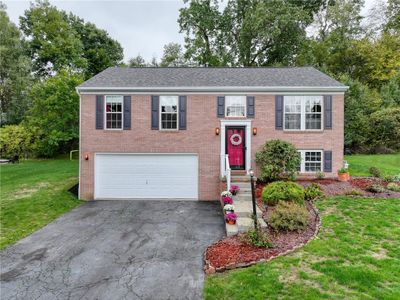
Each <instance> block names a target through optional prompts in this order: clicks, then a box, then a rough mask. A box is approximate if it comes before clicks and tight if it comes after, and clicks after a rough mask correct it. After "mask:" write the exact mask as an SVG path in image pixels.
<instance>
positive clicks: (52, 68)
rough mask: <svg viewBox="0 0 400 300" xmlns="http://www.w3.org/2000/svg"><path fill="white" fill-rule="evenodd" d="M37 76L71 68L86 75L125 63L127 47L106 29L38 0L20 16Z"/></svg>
mask: <svg viewBox="0 0 400 300" xmlns="http://www.w3.org/2000/svg"><path fill="white" fill-rule="evenodd" d="M20 23H21V29H22V31H23V32H24V34H25V36H26V37H27V41H28V45H29V48H30V49H29V52H30V54H31V58H32V60H33V62H34V70H35V71H36V72H37V75H38V76H39V77H40V76H50V75H54V74H55V73H57V72H58V71H60V70H61V69H65V68H68V69H70V70H74V71H76V72H83V73H84V74H85V77H86V78H89V77H92V76H93V75H96V74H97V73H99V72H101V71H103V70H104V69H106V68H108V67H111V66H115V65H118V64H120V63H121V61H122V59H123V49H122V47H121V45H120V44H119V43H118V42H117V41H115V40H114V39H112V38H111V37H110V36H109V35H108V33H107V32H106V31H105V30H101V29H98V28H97V27H96V26H95V25H94V24H92V23H85V22H84V20H83V19H81V18H79V17H77V16H75V15H73V14H72V13H70V14H69V15H67V13H66V12H65V11H60V10H58V9H57V8H56V7H55V6H52V5H50V3H49V2H48V1H47V0H37V1H36V2H35V3H34V4H31V7H30V8H29V10H27V11H25V15H24V16H22V17H21V18H20Z"/></svg>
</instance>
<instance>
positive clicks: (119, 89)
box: [76, 86, 349, 94]
mask: <svg viewBox="0 0 400 300" xmlns="http://www.w3.org/2000/svg"><path fill="white" fill-rule="evenodd" d="M348 89H349V87H348V86H317V87H315V86H274V87H265V86H218V87H79V86H78V87H77V88H76V91H77V92H78V93H79V94H80V93H86V92H89V93H92V92H149V93H156V92H196V93H197V92H212V93H223V92H345V91H347V90H348Z"/></svg>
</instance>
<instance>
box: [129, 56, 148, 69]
mask: <svg viewBox="0 0 400 300" xmlns="http://www.w3.org/2000/svg"><path fill="white" fill-rule="evenodd" d="M146 65H147V64H146V61H145V60H144V58H143V57H142V56H141V55H140V54H138V55H136V56H135V57H132V58H131V59H130V60H129V62H128V66H129V67H130V68H135V67H140V68H142V67H146Z"/></svg>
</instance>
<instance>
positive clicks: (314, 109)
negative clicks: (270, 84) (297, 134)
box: [284, 96, 323, 130]
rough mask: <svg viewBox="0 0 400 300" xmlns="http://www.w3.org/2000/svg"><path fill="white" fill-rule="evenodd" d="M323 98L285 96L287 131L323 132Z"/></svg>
mask: <svg viewBox="0 0 400 300" xmlns="http://www.w3.org/2000/svg"><path fill="white" fill-rule="evenodd" d="M322 103H323V101H322V96H285V97H284V120H285V127H284V128H285V130H321V129H322Z"/></svg>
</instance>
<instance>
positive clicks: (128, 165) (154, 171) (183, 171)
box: [95, 153, 198, 199]
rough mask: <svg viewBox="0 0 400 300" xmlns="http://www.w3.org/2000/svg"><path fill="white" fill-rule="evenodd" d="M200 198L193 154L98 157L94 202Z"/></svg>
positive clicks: (196, 164)
mask: <svg viewBox="0 0 400 300" xmlns="http://www.w3.org/2000/svg"><path fill="white" fill-rule="evenodd" d="M135 198H154V199H159V198H182V199H197V198H198V158H197V155H192V154H100V153H98V154H96V157H95V199H135Z"/></svg>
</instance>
